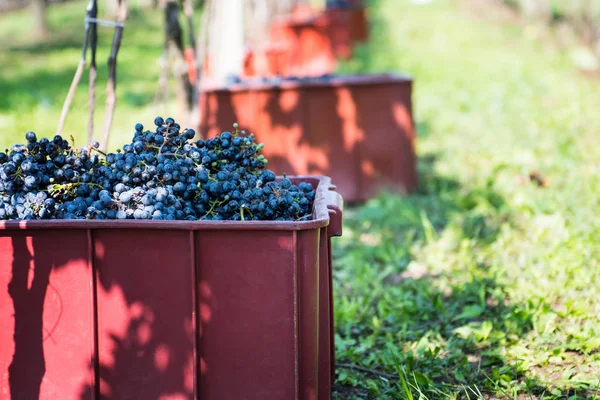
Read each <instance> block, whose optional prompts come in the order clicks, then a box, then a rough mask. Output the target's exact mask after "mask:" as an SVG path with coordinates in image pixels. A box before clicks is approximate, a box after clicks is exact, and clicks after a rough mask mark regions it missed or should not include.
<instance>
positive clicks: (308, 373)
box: [296, 229, 320, 400]
mask: <svg viewBox="0 0 600 400" xmlns="http://www.w3.org/2000/svg"><path fill="white" fill-rule="evenodd" d="M319 234H320V230H319V229H310V230H305V231H299V232H298V234H297V253H296V254H297V256H296V257H297V260H298V277H297V279H298V350H299V351H298V354H299V358H300V359H299V367H300V376H299V378H300V381H299V388H300V390H299V392H300V393H299V394H300V398H301V399H302V400H317V399H318V397H317V396H318V393H319V385H320V382H319V322H320V318H319V294H320V293H319V267H320V265H319ZM319 400H320V399H319Z"/></svg>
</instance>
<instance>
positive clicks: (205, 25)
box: [191, 0, 212, 138]
mask: <svg viewBox="0 0 600 400" xmlns="http://www.w3.org/2000/svg"><path fill="white" fill-rule="evenodd" d="M211 13H212V1H211V0H206V2H205V3H204V10H203V12H202V22H201V25H200V34H199V40H198V45H197V50H196V68H197V69H196V71H197V74H198V78H197V79H196V90H197V93H196V94H195V96H196V101H198V102H199V101H200V97H201V96H202V84H201V83H202V76H203V74H204V63H205V62H206V55H207V54H208V40H209V23H210V19H211V18H210V16H211ZM191 122H192V125H193V126H194V127H197V128H198V129H197V131H196V135H198V136H199V137H200V138H202V137H203V135H202V132H201V131H200V124H201V122H202V112H201V110H200V107H199V105H196V107H195V109H194V110H192V121H191Z"/></svg>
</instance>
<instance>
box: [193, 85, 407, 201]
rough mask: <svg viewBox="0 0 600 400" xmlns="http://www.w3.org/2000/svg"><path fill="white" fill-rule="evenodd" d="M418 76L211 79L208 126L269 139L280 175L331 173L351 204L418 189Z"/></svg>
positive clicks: (204, 127)
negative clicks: (234, 125)
mask: <svg viewBox="0 0 600 400" xmlns="http://www.w3.org/2000/svg"><path fill="white" fill-rule="evenodd" d="M411 96H412V79H411V78H410V77H407V76H403V75H397V74H379V75H348V76H334V77H333V78H331V79H325V80H319V79H306V80H298V81H290V80H283V81H281V82H280V83H275V82H273V80H270V81H267V82H262V81H260V80H249V81H246V82H243V83H241V84H236V85H230V86H227V85H220V84H212V85H211V84H205V86H204V88H203V94H202V98H201V99H200V108H201V115H202V117H201V118H202V119H201V120H202V123H201V126H200V132H201V133H202V134H203V135H207V136H210V137H212V136H216V135H218V134H219V133H221V132H223V131H226V130H231V121H237V122H238V123H239V125H240V127H241V128H242V129H245V130H247V131H248V132H252V133H255V134H256V136H257V140H258V141H259V142H262V143H265V147H264V149H263V154H264V155H265V157H266V158H267V159H268V160H269V165H268V166H269V168H270V169H272V170H273V171H275V172H276V173H278V174H284V173H287V174H290V175H306V174H311V175H312V174H316V175H326V176H331V178H332V179H333V181H334V182H335V183H336V185H337V188H338V191H339V192H340V193H341V195H342V196H343V197H344V200H345V201H347V202H357V201H365V200H367V199H369V198H371V197H372V196H373V195H375V194H376V193H377V192H378V191H379V190H380V189H391V190H400V191H412V190H414V189H416V188H417V172H416V158H415V144H414V140H415V134H414V126H413V117H412V100H411Z"/></svg>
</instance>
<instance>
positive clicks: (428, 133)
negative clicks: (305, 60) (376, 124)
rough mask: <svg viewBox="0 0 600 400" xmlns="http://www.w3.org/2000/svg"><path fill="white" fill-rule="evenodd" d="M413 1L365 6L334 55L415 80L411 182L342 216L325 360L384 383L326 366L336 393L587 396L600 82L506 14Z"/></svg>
mask: <svg viewBox="0 0 600 400" xmlns="http://www.w3.org/2000/svg"><path fill="white" fill-rule="evenodd" d="M416 3H418V2H412V1H406V0H379V1H375V2H373V3H372V4H373V6H372V8H371V10H370V11H371V17H372V18H373V19H374V20H375V21H376V25H375V27H374V29H373V32H372V33H373V35H372V40H371V43H370V45H368V46H367V47H364V48H362V49H361V50H360V52H359V55H358V57H357V59H356V60H354V61H352V62H350V63H348V64H347V65H346V66H345V67H344V70H346V71H382V70H400V71H407V72H410V73H412V74H413V75H414V76H415V78H416V91H415V96H414V101H415V105H416V118H417V122H418V128H419V138H418V152H419V170H420V178H421V189H420V191H419V193H418V194H415V195H412V196H409V197H405V198H400V197H395V196H390V195H383V196H381V197H379V198H377V199H375V200H373V201H371V202H370V203H368V204H367V205H366V206H364V207H362V208H359V209H353V210H351V211H350V212H348V213H347V214H346V216H347V218H346V221H345V222H346V229H345V232H344V237H343V238H341V240H339V241H337V242H336V246H335V264H336V268H337V269H336V272H335V289H336V291H337V298H336V300H337V302H336V311H335V322H336V324H337V344H336V349H337V356H338V363H345V364H356V365H360V366H363V367H367V368H372V369H377V370H379V371H383V372H386V373H388V374H394V375H395V376H396V377H395V378H390V377H378V376H376V375H373V374H368V373H360V372H356V371H353V370H349V369H338V374H337V376H338V379H337V384H338V386H337V390H338V396H337V398H339V399H342V398H344V399H348V398H354V399H359V398H360V399H367V398H377V399H388V398H389V399H412V398H414V399H418V398H421V399H424V398H428V399H445V398H471V399H473V398H507V399H508V398H510V399H542V398H543V399H594V398H600V391H598V387H599V384H600V353H599V352H598V350H599V349H600V332H599V330H600V324H599V323H598V318H597V315H598V312H599V311H600V301H599V300H598V296H597V293H598V291H599V289H600V283H599V282H600V281H599V280H598V275H599V270H598V267H599V263H598V260H599V259H600V258H599V256H600V254H599V252H600V245H599V243H600V241H599V240H598V237H599V236H598V235H599V234H600V229H599V228H600V222H599V221H600V220H599V219H598V217H597V209H598V205H599V200H598V199H599V198H600V196H599V195H600V190H599V189H600V188H599V185H598V172H599V171H600V164H599V162H600V150H599V147H598V146H597V144H598V136H597V135H598V132H599V130H600V114H599V113H598V111H597V110H598V109H599V106H600V95H599V93H600V92H599V89H600V85H599V84H598V82H597V81H590V80H587V79H585V78H583V77H582V76H580V74H579V73H578V72H577V71H576V70H575V69H574V68H573V66H572V64H571V61H570V59H569V58H568V57H567V55H566V54H565V53H564V52H560V51H558V50H556V49H555V48H554V47H553V46H552V45H549V44H544V43H541V42H532V41H528V40H527V39H526V32H524V31H523V30H522V29H521V28H520V27H519V26H518V25H513V24H510V23H508V24H506V23H499V22H496V21H493V20H481V19H474V18H473V17H472V16H470V14H469V13H468V12H465V11H464V10H462V11H461V10H458V9H457V8H456V7H454V6H451V4H450V3H449V2H448V1H444V0H437V1H436V0H434V1H432V2H430V3H428V4H416ZM455 3H456V2H455ZM530 175H532V178H533V179H530ZM536 182H538V183H542V184H545V186H544V185H541V186H540V185H538V184H536ZM597 392H598V393H599V394H598V395H597V394H596V393H597Z"/></svg>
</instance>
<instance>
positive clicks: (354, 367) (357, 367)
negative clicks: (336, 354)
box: [335, 364, 398, 379]
mask: <svg viewBox="0 0 600 400" xmlns="http://www.w3.org/2000/svg"><path fill="white" fill-rule="evenodd" d="M335 367H336V368H345V369H351V370H354V371H358V372H363V373H365V374H371V375H376V376H381V377H383V378H386V379H398V375H395V374H386V373H385V372H381V371H377V370H375V369H370V368H365V367H361V366H360V365H354V364H335Z"/></svg>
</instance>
